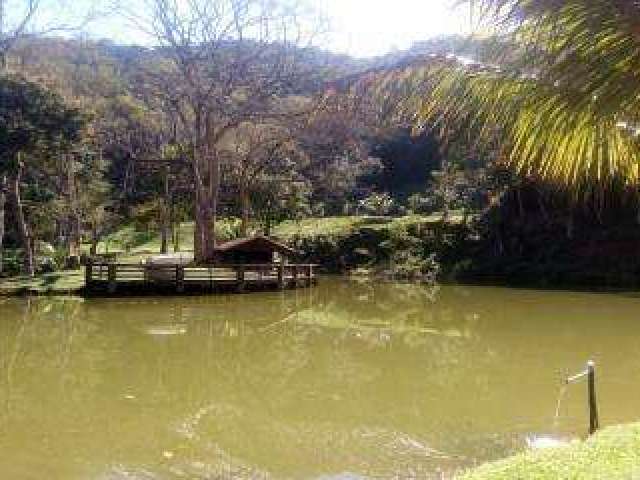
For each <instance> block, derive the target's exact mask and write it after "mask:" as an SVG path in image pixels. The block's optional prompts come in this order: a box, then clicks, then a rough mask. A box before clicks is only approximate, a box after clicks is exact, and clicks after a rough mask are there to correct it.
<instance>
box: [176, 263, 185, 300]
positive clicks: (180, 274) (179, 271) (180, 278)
mask: <svg viewBox="0 0 640 480" xmlns="http://www.w3.org/2000/svg"><path fill="white" fill-rule="evenodd" d="M176 291H177V292H178V293H184V266H183V265H176Z"/></svg>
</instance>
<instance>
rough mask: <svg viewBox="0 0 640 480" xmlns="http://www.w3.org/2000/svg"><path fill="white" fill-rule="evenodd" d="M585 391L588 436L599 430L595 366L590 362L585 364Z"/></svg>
mask: <svg viewBox="0 0 640 480" xmlns="http://www.w3.org/2000/svg"><path fill="white" fill-rule="evenodd" d="M587 389H588V394H589V435H593V434H594V433H596V431H597V430H598V429H599V428H600V422H599V420H598V404H597V402H596V364H595V363H594V362H593V361H591V360H590V361H589V362H588V363H587Z"/></svg>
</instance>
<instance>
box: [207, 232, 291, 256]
mask: <svg viewBox="0 0 640 480" xmlns="http://www.w3.org/2000/svg"><path fill="white" fill-rule="evenodd" d="M232 251H241V252H263V251H274V252H278V253H280V254H281V255H296V254H297V253H298V252H297V251H296V250H295V249H293V248H291V247H289V246H287V245H285V244H284V243H280V242H277V241H275V240H273V239H272V238H269V237H264V236H257V237H249V238H238V239H236V240H231V241H230V242H225V243H223V244H221V245H218V246H217V247H216V248H215V252H216V253H226V252H232Z"/></svg>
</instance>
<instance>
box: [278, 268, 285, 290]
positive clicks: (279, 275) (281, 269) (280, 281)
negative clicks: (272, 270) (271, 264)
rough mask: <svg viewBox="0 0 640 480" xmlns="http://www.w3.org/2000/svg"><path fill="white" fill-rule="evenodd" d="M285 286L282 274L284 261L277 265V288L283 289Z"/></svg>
mask: <svg viewBox="0 0 640 480" xmlns="http://www.w3.org/2000/svg"><path fill="white" fill-rule="evenodd" d="M285 287H286V279H285V276H284V261H282V262H280V264H279V265H278V288H280V289H281V290H284V289H285Z"/></svg>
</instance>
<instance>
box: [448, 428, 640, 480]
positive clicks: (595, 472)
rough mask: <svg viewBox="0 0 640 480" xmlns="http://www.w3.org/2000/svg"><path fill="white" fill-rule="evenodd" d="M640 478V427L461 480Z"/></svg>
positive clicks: (519, 458) (492, 466) (486, 468)
mask: <svg viewBox="0 0 640 480" xmlns="http://www.w3.org/2000/svg"><path fill="white" fill-rule="evenodd" d="M636 478H640V423H636V424H630V425H620V426H616V427H609V428H607V429H605V430H602V431H601V432H599V433H598V434H597V435H595V436H593V437H591V438H589V439H588V440H586V441H584V442H574V443H570V444H568V445H566V446H562V447H557V448H550V449H545V450H533V451H528V452H525V453H522V454H519V455H516V456H514V457H511V458H507V459H505V460H500V461H497V462H493V463H488V464H486V465H483V466H480V467H478V468H476V469H473V470H471V471H469V472H467V473H466V474H464V475H461V476H460V477H458V480H596V479H597V480H632V479H636Z"/></svg>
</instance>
